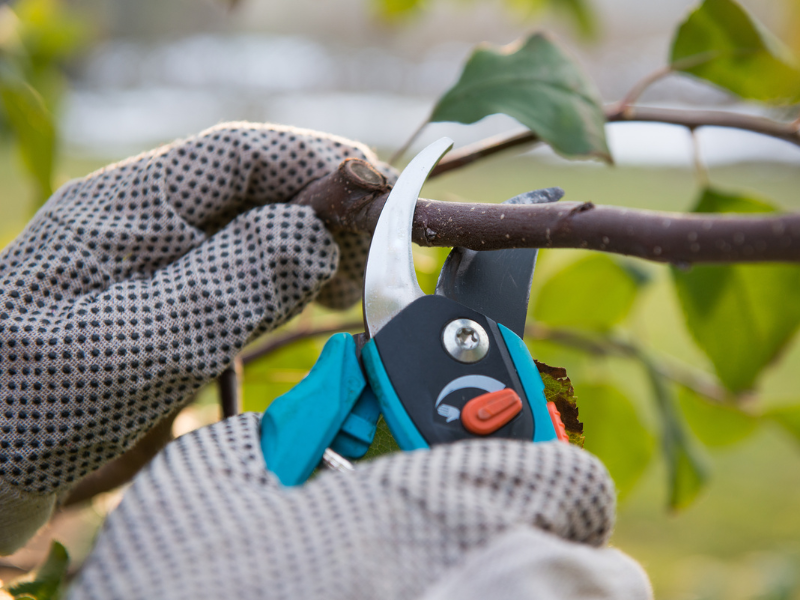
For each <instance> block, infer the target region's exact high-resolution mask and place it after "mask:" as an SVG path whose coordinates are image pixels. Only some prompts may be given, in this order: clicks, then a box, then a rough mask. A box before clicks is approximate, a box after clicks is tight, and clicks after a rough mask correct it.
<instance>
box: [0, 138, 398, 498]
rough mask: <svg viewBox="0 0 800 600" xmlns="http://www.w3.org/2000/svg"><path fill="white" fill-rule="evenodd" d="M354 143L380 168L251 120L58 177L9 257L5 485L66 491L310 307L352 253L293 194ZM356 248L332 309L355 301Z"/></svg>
mask: <svg viewBox="0 0 800 600" xmlns="http://www.w3.org/2000/svg"><path fill="white" fill-rule="evenodd" d="M349 156H357V157H359V158H363V159H366V160H370V161H372V162H373V163H376V164H377V161H376V159H375V157H374V156H373V155H372V154H371V153H370V152H369V151H368V150H367V149H366V148H363V147H361V146H359V145H356V144H354V143H353V142H349V141H346V140H342V139H338V138H334V137H331V136H326V135H324V134H318V133H316V132H310V131H303V130H296V129H291V128H280V127H274V126H264V125H254V124H248V123H236V124H228V125H222V126H219V127H215V128H213V129H210V130H208V131H206V132H204V133H202V134H200V135H198V136H197V137H194V138H190V139H188V140H185V141H182V142H178V143H175V144H172V145H168V146H165V147H163V148H160V149H158V150H155V151H153V152H150V153H147V154H143V155H141V156H138V157H135V158H133V159H129V160H127V161H124V162H122V163H119V164H117V165H113V166H111V167H108V168H106V169H103V170H101V171H99V172H97V173H94V174H92V175H90V176H88V177H86V178H84V179H81V180H77V181H73V182H71V183H69V184H67V185H65V186H64V187H63V188H61V189H60V190H59V191H58V192H57V193H56V194H55V195H54V196H53V197H52V198H51V199H50V201H49V202H48V203H47V204H46V205H45V206H44V207H43V208H42V209H41V210H40V211H39V212H38V213H37V215H36V217H35V218H34V219H33V220H32V221H31V223H30V224H29V225H28V227H27V228H26V229H25V231H24V232H23V233H22V234H21V235H20V236H19V237H18V238H17V239H16V240H15V241H14V242H13V243H12V244H11V245H10V246H9V247H8V248H7V249H6V250H5V251H4V252H3V254H2V255H0V390H2V392H0V485H2V486H8V485H12V486H15V487H16V488H17V489H19V490H21V491H25V492H27V493H33V494H39V495H41V494H49V493H53V492H57V491H60V490H63V489H65V488H66V487H68V486H69V485H70V484H71V483H73V482H75V481H77V480H78V479H80V478H81V477H83V476H84V475H86V474H87V473H89V472H91V471H92V470H94V469H96V468H98V467H99V466H100V465H102V464H103V463H104V462H106V461H108V460H110V459H112V458H114V457H116V456H118V455H119V454H121V453H122V452H124V451H125V450H126V449H127V448H128V447H130V445H131V444H132V443H133V442H134V441H135V440H136V439H137V438H139V437H140V436H141V435H143V434H144V433H145V432H146V431H147V430H148V429H149V428H150V427H151V426H152V425H154V424H155V423H156V422H157V421H158V420H159V419H160V418H162V417H163V416H165V415H167V414H168V413H170V412H171V411H172V410H173V409H175V408H176V407H177V406H178V405H180V404H181V402H183V401H184V400H185V399H187V398H188V397H190V395H191V393H192V392H193V391H194V390H196V389H197V388H198V387H200V386H201V385H202V384H203V383H204V382H207V381H209V380H210V379H212V378H214V377H216V376H217V375H218V374H219V373H220V372H221V371H222V370H223V369H224V368H225V367H226V366H227V365H228V364H229V363H230V361H231V360H232V358H233V356H234V355H235V354H236V353H237V352H238V351H239V350H240V349H241V348H242V346H244V345H245V344H246V343H247V342H248V341H250V340H252V339H253V338H254V337H255V336H256V335H258V334H260V333H263V332H265V331H267V330H269V329H271V328H273V327H275V326H277V325H279V324H280V323H282V322H284V321H286V320H287V319H289V318H290V317H292V316H293V315H295V314H296V313H298V312H299V311H300V310H301V309H302V308H303V306H304V305H305V304H307V303H308V302H310V301H311V300H312V299H313V298H314V297H315V296H316V295H317V294H318V293H319V291H320V289H321V288H323V286H324V284H325V283H326V282H329V281H331V278H332V277H333V276H334V273H335V271H336V269H337V265H338V264H339V256H340V252H339V249H338V247H337V245H336V243H335V242H334V240H333V238H332V236H331V235H330V234H329V233H328V232H327V231H326V230H325V229H324V227H323V226H322V224H321V222H320V221H319V220H318V219H317V218H316V217H315V216H314V214H313V212H312V211H311V210H310V209H309V208H307V207H297V206H291V205H282V204H280V203H283V202H286V201H287V200H289V199H291V197H292V196H293V195H294V194H296V193H297V192H298V191H299V190H300V189H301V188H302V187H304V186H305V185H306V184H307V183H309V182H310V181H312V180H314V179H316V178H318V177H321V176H323V175H325V174H327V173H329V172H331V171H332V170H333V169H335V168H336V167H337V166H338V164H339V163H340V162H341V161H342V160H344V159H345V158H347V157H349ZM381 168H382V169H383V170H384V171H386V168H385V166H384V167H381ZM358 244H360V242H357V243H356V244H355V245H351V246H348V247H346V248H345V253H346V254H347V255H348V257H349V261H350V262H352V263H353V264H354V265H356V266H355V267H353V266H351V265H347V264H343V265H342V268H341V271H342V274H343V278H336V279H334V283H333V285H334V288H333V289H332V291H331V292H330V293H328V294H327V300H328V302H329V304H333V305H340V304H341V302H342V299H343V298H344V300H352V298H350V297H349V296H348V297H346V298H345V297H344V296H347V294H348V293H350V292H352V290H350V289H349V288H348V287H347V286H348V283H349V282H351V281H353V280H354V279H358V278H359V277H360V273H358V272H357V271H358V270H359V269H361V268H362V265H363V257H362V256H361V253H363V252H364V248H365V246H364V245H363V244H361V245H358ZM359 261H361V262H359ZM340 279H342V281H344V283H342V281H339V280H340ZM358 281H360V279H358ZM0 509H2V507H0Z"/></svg>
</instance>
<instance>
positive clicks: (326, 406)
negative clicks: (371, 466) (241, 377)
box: [261, 333, 367, 486]
mask: <svg viewBox="0 0 800 600" xmlns="http://www.w3.org/2000/svg"><path fill="white" fill-rule="evenodd" d="M366 385H367V382H366V380H365V379H364V375H363V374H362V372H361V367H360V366H359V364H358V359H357V358H356V344H355V341H354V340H353V336H351V335H350V334H348V333H337V334H336V335H334V336H331V338H330V339H329V340H328V341H327V343H326V344H325V347H324V348H323V349H322V353H321V354H320V356H319V359H317V362H316V364H315V365H314V367H313V368H312V369H311V371H310V372H309V374H308V375H306V377H305V378H304V379H303V380H302V381H301V382H300V383H298V384H297V385H296V386H294V387H293V388H292V389H291V390H289V391H288V392H287V393H285V394H284V395H282V396H279V397H278V398H276V399H275V400H273V402H272V404H270V405H269V408H267V410H266V412H265V413H264V416H263V418H262V420H261V451H262V452H263V453H264V460H265V461H266V463H267V468H268V469H269V470H270V471H272V472H273V473H274V474H275V475H276V476H277V477H278V479H279V480H280V482H281V483H282V484H283V485H286V486H293V485H298V484H301V483H303V482H305V481H306V479H308V478H309V476H310V475H311V473H313V472H314V469H315V468H316V466H317V465H318V464H319V461H320V460H321V459H322V454H323V453H324V452H325V449H326V448H327V447H328V446H330V445H331V442H333V439H334V438H335V437H336V435H337V433H338V432H339V430H340V429H341V428H342V425H343V423H344V422H345V420H346V419H347V417H348V415H349V414H350V411H351V410H352V409H353V406H354V405H355V403H356V401H357V400H358V399H359V397H360V396H361V394H362V392H363V391H364V388H365V387H366Z"/></svg>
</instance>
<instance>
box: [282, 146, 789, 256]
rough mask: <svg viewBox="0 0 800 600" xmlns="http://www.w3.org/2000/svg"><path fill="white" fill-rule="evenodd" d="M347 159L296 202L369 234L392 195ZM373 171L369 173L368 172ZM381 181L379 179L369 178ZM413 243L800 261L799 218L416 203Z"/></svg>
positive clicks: (568, 205)
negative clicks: (362, 179)
mask: <svg viewBox="0 0 800 600" xmlns="http://www.w3.org/2000/svg"><path fill="white" fill-rule="evenodd" d="M356 161H357V159H348V160H347V161H345V162H344V163H343V164H342V166H341V167H340V169H339V171H337V172H336V173H333V174H331V175H328V176H327V177H323V178H322V179H319V180H317V181H316V182H314V184H312V185H311V186H309V188H307V189H306V190H304V191H303V192H301V193H300V194H299V195H298V197H297V198H296V199H295V202H297V203H300V204H305V205H309V206H312V207H313V208H314V210H315V211H316V212H317V214H318V215H319V216H320V218H322V219H323V221H325V223H326V224H327V225H328V227H329V228H330V229H333V230H341V231H352V232H370V233H371V232H372V231H374V230H375V224H376V223H377V221H378V217H379V215H380V212H381V210H382V208H383V205H384V204H385V202H386V199H387V197H388V194H389V191H388V189H387V188H386V186H385V185H384V186H383V187H380V186H378V185H377V183H376V182H375V181H373V180H372V179H374V178H371V176H370V178H368V179H369V180H365V181H366V186H365V188H364V189H358V180H359V177H362V176H364V175H363V174H364V173H366V172H367V169H369V165H368V163H365V162H363V161H357V162H360V163H361V165H360V166H359V169H360V170H361V175H356V174H354V173H356V171H357V170H354V169H353V166H354V162H356ZM373 172H374V171H373ZM374 173H375V175H378V174H377V172H374ZM412 239H413V241H414V242H416V243H417V244H419V245H422V246H446V247H448V246H449V247H452V246H462V247H465V248H471V249H473V250H498V249H501V248H581V249H586V250H599V251H603V252H613V253H616V254H625V255H628V256H636V257H639V258H643V259H647V260H652V261H657V262H668V263H673V264H676V265H678V266H688V265H692V264H696V263H732V262H776V261H778V262H800V213H790V214H781V215H778V216H763V215H757V216H738V215H736V216H734V215H708V214H682V213H668V212H657V211H648V210H635V209H629V208H619V207H615V206H595V205H594V204H592V203H591V202H585V203H577V202H560V203H553V204H534V205H515V206H509V205H503V204H469V203H461V202H439V201H435V200H425V199H420V201H419V203H418V204H417V208H416V212H415V214H414V228H413V232H412Z"/></svg>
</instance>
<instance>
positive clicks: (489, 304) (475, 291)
mask: <svg viewBox="0 0 800 600" xmlns="http://www.w3.org/2000/svg"><path fill="white" fill-rule="evenodd" d="M563 195H564V191H563V190H562V189H561V188H547V189H544V190H535V191H532V192H526V193H525V194H520V195H519V196H515V197H513V198H511V199H510V200H506V201H505V202H503V204H542V203H545V202H556V201H558V200H559V199H561V197H562V196H563ZM536 254H537V250H536V249H535V248H514V249H508V250H482V251H475V250H468V249H467V248H453V250H452V251H451V252H450V254H449V255H448V256H447V260H445V262H444V266H443V267H442V271H441V273H440V274H439V281H438V283H437V284H436V294H437V295H439V296H445V297H446V298H450V299H451V300H455V301H456V302H460V303H461V304H463V305H464V306H468V307H469V308H471V309H473V310H476V311H478V312H479V313H481V314H483V315H486V316H487V317H489V318H490V319H492V320H493V321H496V322H497V323H502V324H503V325H505V326H506V327H508V328H509V329H510V330H511V331H513V332H514V333H516V334H517V335H518V336H519V337H522V336H523V335H524V333H525V318H526V317H527V314H528V300H529V298H530V293H531V280H532V279H533V270H534V268H535V267H536Z"/></svg>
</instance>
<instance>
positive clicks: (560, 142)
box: [430, 34, 611, 162]
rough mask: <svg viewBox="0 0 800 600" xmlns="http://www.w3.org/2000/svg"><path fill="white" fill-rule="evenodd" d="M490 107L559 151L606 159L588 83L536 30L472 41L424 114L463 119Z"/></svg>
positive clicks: (478, 116)
mask: <svg viewBox="0 0 800 600" xmlns="http://www.w3.org/2000/svg"><path fill="white" fill-rule="evenodd" d="M496 113H503V114H506V115H509V116H511V117H513V118H515V119H516V120H517V121H519V122H520V123H522V124H523V125H525V126H526V127H528V128H529V129H530V130H531V131H533V132H534V133H536V135H538V136H539V137H540V138H541V139H542V140H543V141H545V142H547V143H548V144H550V145H551V146H552V147H553V149H554V150H556V151H557V152H559V153H561V154H563V155H565V156H570V157H577V156H596V157H600V158H602V159H604V160H607V161H609V162H610V161H611V154H610V153H609V150H608V145H607V144H606V137H605V129H604V125H605V116H604V115H603V109H602V106H601V104H600V100H599V98H598V95H597V93H596V92H595V89H594V87H593V85H592V84H591V83H590V82H589V80H588V79H587V78H586V77H585V75H584V74H583V73H582V71H581V70H580V68H579V67H578V66H577V65H576V64H575V62H574V61H573V60H572V59H571V58H570V57H568V56H567V54H566V53H565V52H564V51H563V50H562V49H561V48H559V46H558V45H556V44H555V43H554V42H553V41H552V40H551V39H549V38H548V37H546V36H544V35H542V34H535V35H532V36H530V37H529V38H527V39H526V40H520V41H518V42H516V43H514V44H511V45H509V46H503V47H496V46H490V45H488V44H483V45H481V46H478V48H477V49H476V50H475V51H474V52H473V54H472V56H471V57H470V58H469V60H468V61H467V64H466V65H465V66H464V70H463V72H462V73H461V78H460V79H459V80H458V82H457V83H456V84H455V85H454V86H453V87H452V88H450V90H448V91H447V92H446V93H445V95H444V96H442V98H441V99H440V100H439V102H438V103H437V105H436V107H435V108H434V109H433V114H432V115H431V118H430V120H431V121H434V122H435V121H457V122H459V123H467V124H469V123H475V122H476V121H480V120H481V119H483V118H484V117H487V116H489V115H492V114H496Z"/></svg>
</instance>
